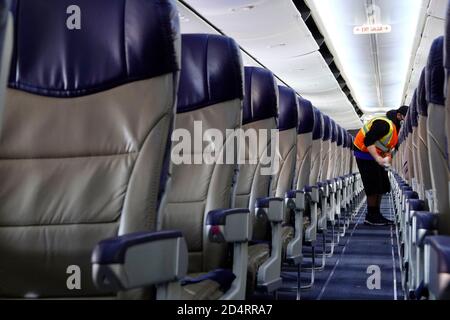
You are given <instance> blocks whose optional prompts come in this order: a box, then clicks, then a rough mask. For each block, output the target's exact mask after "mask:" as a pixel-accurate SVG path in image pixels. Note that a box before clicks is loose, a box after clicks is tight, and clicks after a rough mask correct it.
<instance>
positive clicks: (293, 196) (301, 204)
mask: <svg viewBox="0 0 450 320" xmlns="http://www.w3.org/2000/svg"><path fill="white" fill-rule="evenodd" d="M285 198H286V204H287V206H288V208H289V209H292V210H294V209H297V210H302V211H304V210H305V191H304V190H290V191H288V192H286V195H285Z"/></svg>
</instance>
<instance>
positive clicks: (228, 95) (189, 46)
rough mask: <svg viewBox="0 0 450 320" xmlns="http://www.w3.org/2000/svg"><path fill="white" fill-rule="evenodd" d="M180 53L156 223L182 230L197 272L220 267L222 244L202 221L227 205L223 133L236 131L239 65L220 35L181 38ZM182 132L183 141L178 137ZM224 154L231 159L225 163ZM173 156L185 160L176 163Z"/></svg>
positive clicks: (228, 169)
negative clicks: (171, 138) (165, 184)
mask: <svg viewBox="0 0 450 320" xmlns="http://www.w3.org/2000/svg"><path fill="white" fill-rule="evenodd" d="M181 50H182V53H183V55H182V65H181V75H180V86H179V90H178V105H177V117H176V122H175V128H176V129H175V132H174V134H175V135H176V137H177V138H176V139H175V140H176V141H175V142H174V144H173V147H172V160H173V161H172V179H171V183H170V188H169V189H168V192H167V194H166V198H165V201H164V202H163V204H162V209H161V210H160V221H161V222H162V227H163V229H171V230H181V231H182V232H183V235H184V237H185V239H186V241H187V245H188V250H189V272H190V273H198V272H208V271H211V270H213V269H216V268H223V267H225V263H226V258H227V252H228V251H227V246H226V244H219V243H212V242H211V241H209V239H208V235H207V234H206V228H205V217H206V216H207V215H208V212H210V211H212V210H216V209H227V208H231V206H232V197H233V189H232V186H233V179H234V176H235V172H236V171H237V169H238V167H237V163H238V162H237V158H236V157H237V156H236V154H237V151H236V150H235V148H236V145H235V144H234V142H235V141H234V140H233V135H232V134H231V133H229V132H228V131H230V130H231V131H232V130H235V129H239V128H240V127H241V122H242V115H241V114H242V101H243V100H242V99H243V93H244V91H243V66H242V58H241V54H240V50H239V47H238V45H237V43H236V42H235V41H234V40H233V39H231V38H229V37H226V36H221V35H212V34H183V36H182V48H181ZM208 132H209V133H208ZM214 132H216V133H217V134H220V135H221V138H218V137H217V136H215V135H214V137H215V138H214V139H216V138H217V139H216V140H213V134H215V133H214ZM179 133H180V135H179ZM184 133H187V134H189V137H183V136H182V135H181V134H184ZM184 139H187V140H188V145H187V146H185V145H184V142H185V141H184ZM194 139H201V140H203V139H206V141H205V142H203V143H202V141H200V142H199V140H194ZM211 147H213V148H211ZM208 150H209V151H208ZM211 150H220V152H217V153H215V152H212V153H211V152H210V151H211ZM230 151H232V152H233V154H234V155H233V157H232V158H231V159H228V160H227V153H228V152H230ZM179 155H181V156H183V159H186V160H185V161H178V160H176V159H177V157H178V156H179ZM180 160H182V159H180ZM229 160H230V161H229Z"/></svg>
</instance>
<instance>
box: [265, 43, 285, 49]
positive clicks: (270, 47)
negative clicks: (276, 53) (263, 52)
mask: <svg viewBox="0 0 450 320" xmlns="http://www.w3.org/2000/svg"><path fill="white" fill-rule="evenodd" d="M285 46H287V44H286V43H277V44H272V45H270V46H268V48H269V49H273V48H278V47H285Z"/></svg>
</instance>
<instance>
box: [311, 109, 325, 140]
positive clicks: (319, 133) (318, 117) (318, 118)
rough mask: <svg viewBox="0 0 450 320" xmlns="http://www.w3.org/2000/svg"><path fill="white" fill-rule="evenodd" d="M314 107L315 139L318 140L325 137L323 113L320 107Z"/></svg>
mask: <svg viewBox="0 0 450 320" xmlns="http://www.w3.org/2000/svg"><path fill="white" fill-rule="evenodd" d="M313 108H314V128H313V134H312V137H313V140H318V139H322V137H323V115H322V113H321V112H320V111H319V109H317V108H316V107H313Z"/></svg>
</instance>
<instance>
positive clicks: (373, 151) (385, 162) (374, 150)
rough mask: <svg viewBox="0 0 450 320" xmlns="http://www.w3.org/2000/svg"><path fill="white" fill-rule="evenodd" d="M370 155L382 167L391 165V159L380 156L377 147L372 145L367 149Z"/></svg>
mask: <svg viewBox="0 0 450 320" xmlns="http://www.w3.org/2000/svg"><path fill="white" fill-rule="evenodd" d="M367 150H368V151H369V153H370V155H371V156H372V157H373V158H374V159H375V161H376V162H377V163H378V164H379V165H380V166H382V167H385V166H389V165H390V164H391V157H384V158H383V157H382V156H380V155H379V154H378V152H377V148H376V147H375V145H374V144H373V145H371V146H368V147H367Z"/></svg>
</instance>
